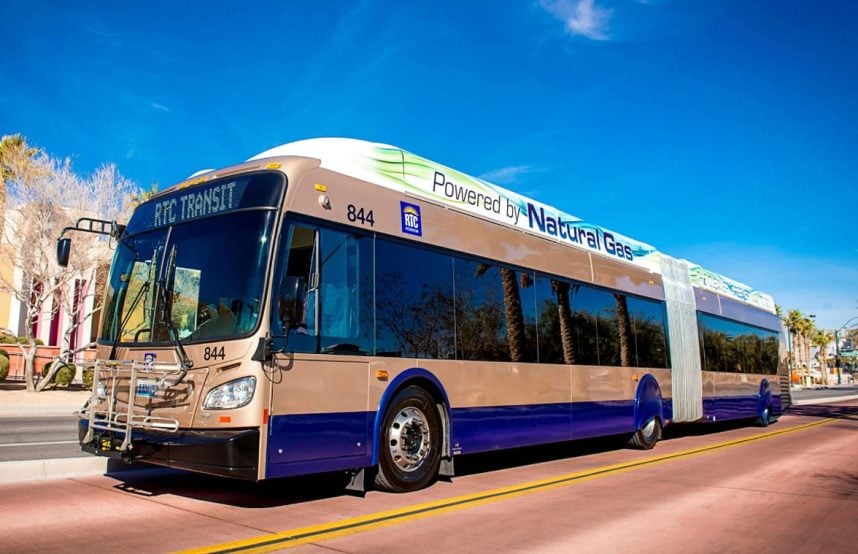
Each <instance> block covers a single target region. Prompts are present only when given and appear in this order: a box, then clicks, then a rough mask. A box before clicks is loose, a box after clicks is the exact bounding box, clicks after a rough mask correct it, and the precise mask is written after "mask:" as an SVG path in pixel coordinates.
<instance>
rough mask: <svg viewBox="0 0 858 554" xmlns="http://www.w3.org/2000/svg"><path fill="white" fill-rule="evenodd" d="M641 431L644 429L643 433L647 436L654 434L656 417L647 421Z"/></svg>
mask: <svg viewBox="0 0 858 554" xmlns="http://www.w3.org/2000/svg"><path fill="white" fill-rule="evenodd" d="M641 431H643V434H644V435H645V436H647V437H651V436H652V434H653V433H654V432H655V418H652V419H650V420H649V421H647V422H646V425H644V426H643V427H642V428H641Z"/></svg>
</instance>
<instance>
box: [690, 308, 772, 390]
mask: <svg viewBox="0 0 858 554" xmlns="http://www.w3.org/2000/svg"><path fill="white" fill-rule="evenodd" d="M697 321H698V327H699V331H700V337H701V342H702V343H703V348H702V352H701V356H702V358H703V360H702V361H703V369H704V370H706V371H722V372H729V373H756V374H767V375H774V374H776V373H777V360H778V335H777V333H775V332H774V331H768V330H765V329H761V328H759V327H753V326H751V325H746V324H744V323H739V322H738V321H732V320H729V319H724V318H720V317H716V316H712V315H709V314H704V313H700V312H698V313H697Z"/></svg>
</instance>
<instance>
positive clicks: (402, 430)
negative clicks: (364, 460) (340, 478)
mask: <svg viewBox="0 0 858 554" xmlns="http://www.w3.org/2000/svg"><path fill="white" fill-rule="evenodd" d="M441 435H442V433H441V419H440V417H439V416H438V410H437V408H436V407H435V401H434V400H433V399H432V397H431V396H430V395H429V393H427V392H426V391H425V390H423V389H422V388H420V387H416V386H410V387H406V388H404V389H402V390H401V391H399V392H398V393H397V394H396V396H394V397H393V400H392V401H391V403H390V408H389V409H388V410H387V413H386V414H385V416H384V422H383V423H382V427H381V444H380V445H379V456H378V460H379V462H378V473H377V474H376V476H375V487H376V488H378V489H381V490H385V491H390V492H409V491H414V490H417V489H422V488H423V487H425V486H427V485H429V484H430V483H431V482H432V481H433V480H434V479H435V478H436V476H437V475H438V467H439V465H440V463H441V441H442V440H443V439H442V436H441Z"/></svg>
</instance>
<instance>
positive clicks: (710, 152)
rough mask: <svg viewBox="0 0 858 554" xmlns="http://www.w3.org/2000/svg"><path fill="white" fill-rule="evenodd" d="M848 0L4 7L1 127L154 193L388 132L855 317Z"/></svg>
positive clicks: (837, 319) (853, 8)
mask: <svg viewBox="0 0 858 554" xmlns="http://www.w3.org/2000/svg"><path fill="white" fill-rule="evenodd" d="M856 20H858V3H856V2H852V1H849V0H841V1H837V0H831V1H828V2H824V3H813V2H806V1H793V0H781V1H771V0H760V1H754V2H748V1H746V0H735V1H732V0H723V1H711V2H700V1H695V0H649V1H643V0H638V1H633V0H616V1H610V0H562V1H560V0H542V1H539V0H521V1H513V0H509V1H505V2H489V1H486V2H477V1H474V2H453V1H446V0H435V1H431V2H429V1H426V2H381V1H364V2H338V1H328V2H318V1H311V0H307V1H291V2H268V3H266V2H226V1H213V2H198V3H195V2H157V1H151V2H145V3H110V2H56V3H51V2H39V1H33V0H30V1H21V2H19V1H15V0H0V36H3V37H4V54H3V56H2V57H0V133H2V134H9V133H23V134H24V135H26V136H27V137H28V139H29V140H30V142H31V143H33V144H35V145H38V146H40V147H42V148H44V149H45V150H47V151H48V152H50V153H51V154H54V155H57V156H72V157H73V158H74V160H75V167H76V169H77V170H78V171H79V172H88V171H91V170H92V169H94V168H95V167H97V166H98V165H99V164H100V163H102V162H114V163H116V164H117V165H118V167H119V170H120V171H121V172H122V173H123V174H124V175H125V176H127V177H129V178H131V179H133V180H135V181H137V182H138V183H140V184H141V185H143V186H148V185H149V184H150V183H152V182H153V181H158V182H159V183H160V184H161V186H162V187H163V186H166V185H169V184H171V183H173V182H176V181H178V180H181V179H182V178H184V177H186V176H187V175H189V174H190V173H192V172H194V171H196V170H198V169H201V168H207V167H219V166H223V165H228V164H232V163H235V162H237V161H240V160H244V159H246V158H248V157H250V156H252V155H254V154H256V153H258V152H261V151H263V150H266V149H268V148H270V147H272V146H275V145H277V144H282V143H285V142H289V141H292V140H297V139H301V138H309V137H317V136H346V137H354V138H362V139H367V140H374V141H379V142H385V143H390V144H394V145H397V146H400V147H402V148H405V149H406V150H410V151H411V152H414V153H417V154H420V155H422V156H425V157H427V158H430V159H433V160H436V161H439V162H441V163H444V164H446V165H449V166H452V167H455V168H456V169H459V170H461V171H464V172H467V173H470V174H473V175H477V176H482V177H484V178H487V179H489V180H492V181H494V182H496V183H498V184H501V185H503V186H506V187H508V188H511V189H513V190H515V191H517V192H520V193H523V194H526V195H529V196H532V197H534V198H536V199H538V200H540V201H542V202H546V203H548V204H552V205H555V206H557V207H559V208H561V209H562V210H564V211H566V212H568V213H571V214H574V215H576V216H578V217H581V218H584V219H586V220H590V221H593V222H595V223H598V224H600V225H603V226H605V227H609V228H612V229H614V230H616V231H619V232H621V233H624V234H626V235H628V236H631V237H634V238H636V239H639V240H642V241H644V242H648V243H650V244H652V245H654V246H656V247H657V248H659V249H660V250H663V251H665V252H667V253H669V254H671V255H674V256H677V257H685V258H687V259H690V260H693V261H695V262H697V263H700V264H701V265H703V266H704V267H707V268H709V269H712V270H714V271H717V272H719V273H723V274H725V275H728V276H730V277H732V278H735V279H737V280H740V281H743V282H746V283H748V284H749V285H752V286H754V287H755V288H758V289H761V290H764V291H766V292H769V293H771V294H772V295H773V296H774V297H775V300H776V302H777V303H778V304H780V305H781V306H783V307H784V308H793V307H794V308H798V309H801V310H802V311H804V312H805V313H813V314H816V316H817V322H818V323H819V324H821V325H822V326H825V327H827V328H834V327H838V326H840V325H841V324H842V323H844V322H845V321H846V320H847V319H849V318H851V317H853V316H858V241H856V237H858V233H856V220H858V217H856V214H857V213H858V58H856V55H855V53H856V52H858V33H855V32H854V22H855V21H856Z"/></svg>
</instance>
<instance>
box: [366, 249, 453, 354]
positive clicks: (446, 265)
mask: <svg viewBox="0 0 858 554" xmlns="http://www.w3.org/2000/svg"><path fill="white" fill-rule="evenodd" d="M375 256H376V283H375V288H376V307H375V317H376V353H377V354H378V355H379V356H402V357H416V358H441V359H453V358H454V357H455V343H454V333H455V330H454V300H453V258H452V257H451V256H448V255H444V254H438V253H435V252H431V251H428V250H423V249H418V248H414V247H411V246H407V245H404V244H400V243H394V242H389V241H387V240H382V239H377V240H376V250H375Z"/></svg>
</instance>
